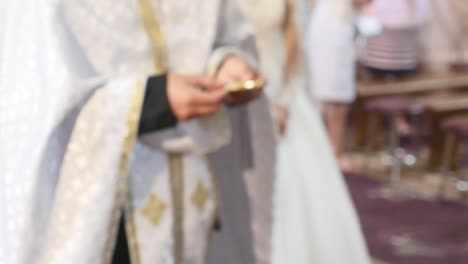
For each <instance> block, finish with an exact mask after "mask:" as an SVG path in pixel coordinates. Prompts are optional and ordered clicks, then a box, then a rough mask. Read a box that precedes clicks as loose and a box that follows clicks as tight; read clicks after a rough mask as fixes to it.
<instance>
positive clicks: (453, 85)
mask: <svg viewBox="0 0 468 264" xmlns="http://www.w3.org/2000/svg"><path fill="white" fill-rule="evenodd" d="M463 91H468V74H461V73H437V74H431V73H421V74H417V75H414V76H411V77H406V78H402V79H398V80H391V81H388V80H382V79H380V80H367V81H358V85H357V92H358V97H357V100H356V102H355V104H354V107H353V118H354V122H355V125H356V127H355V129H356V130H355V133H354V138H353V142H352V147H353V148H362V147H363V146H364V143H365V137H366V127H367V122H368V115H367V114H366V110H365V104H366V102H367V101H368V100H369V99H373V98H379V97H388V96H408V97H418V96H423V95H427V94H433V93H439V92H463ZM440 98H442V97H439V99H440ZM436 101H441V100H434V101H433V102H431V103H427V104H426V106H427V107H429V108H430V109H431V111H432V116H433V118H432V119H431V120H432V121H431V128H432V129H435V128H436V126H437V129H436V130H435V132H434V134H433V135H431V138H432V139H431V150H430V153H431V154H430V159H429V160H430V162H429V168H430V169H438V167H439V166H440V158H441V157H440V153H438V150H440V148H441V145H443V143H441V142H440V138H439V137H440V127H439V122H440V119H441V118H443V117H445V116H447V115H452V114H456V113H459V112H464V111H465V109H464V108H465V107H464V104H465V103H466V101H465V100H464V99H461V98H460V99H459V100H456V101H452V100H450V101H451V102H448V103H446V104H445V103H443V102H440V103H438V102H436ZM467 107H468V104H467Z"/></svg>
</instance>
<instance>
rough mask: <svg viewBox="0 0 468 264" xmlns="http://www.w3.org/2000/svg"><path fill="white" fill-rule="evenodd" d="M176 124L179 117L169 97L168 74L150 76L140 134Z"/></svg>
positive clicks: (147, 83)
mask: <svg viewBox="0 0 468 264" xmlns="http://www.w3.org/2000/svg"><path fill="white" fill-rule="evenodd" d="M176 125H177V119H176V117H175V116H174V114H173V113H172V110H171V106H170V104H169V100H168V98H167V75H166V74H165V75H160V76H153V77H150V78H148V81H147V82H146V91H145V98H144V101H143V109H142V112H141V118H140V124H139V129H138V134H139V135H142V134H145V133H151V132H155V131H158V130H162V129H166V128H170V127H174V126H176Z"/></svg>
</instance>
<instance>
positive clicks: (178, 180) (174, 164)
mask: <svg viewBox="0 0 468 264" xmlns="http://www.w3.org/2000/svg"><path fill="white" fill-rule="evenodd" d="M169 176H170V183H171V194H172V202H173V204H174V210H173V213H174V222H173V234H174V239H175V240H174V261H175V264H182V263H183V262H184V247H185V243H184V239H185V238H184V211H185V210H184V209H185V208H184V204H185V203H184V198H185V195H184V194H185V190H184V189H185V188H184V186H185V182H184V159H183V155H182V154H175V153H174V154H169Z"/></svg>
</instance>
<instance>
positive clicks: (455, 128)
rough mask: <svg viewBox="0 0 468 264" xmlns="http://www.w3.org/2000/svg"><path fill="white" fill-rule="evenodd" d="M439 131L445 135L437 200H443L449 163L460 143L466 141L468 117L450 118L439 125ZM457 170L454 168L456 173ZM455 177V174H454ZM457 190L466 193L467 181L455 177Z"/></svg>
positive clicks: (467, 138) (447, 179)
mask: <svg viewBox="0 0 468 264" xmlns="http://www.w3.org/2000/svg"><path fill="white" fill-rule="evenodd" d="M441 130H442V131H443V132H444V133H445V142H444V143H445V148H444V153H443V163H442V168H441V176H442V177H443V178H442V182H441V184H440V189H439V198H444V195H445V189H446V187H447V184H448V182H449V180H450V178H451V177H450V176H451V175H450V171H451V163H452V161H453V160H454V157H456V155H457V154H458V151H457V150H458V146H459V142H460V141H465V142H466V141H468V115H466V116H456V117H451V118H448V119H446V120H444V122H443V123H442V125H441ZM456 169H457V168H455V171H456ZM455 175H456V173H455ZM456 180H457V189H458V190H459V191H468V181H467V180H466V178H465V179H463V178H461V177H456Z"/></svg>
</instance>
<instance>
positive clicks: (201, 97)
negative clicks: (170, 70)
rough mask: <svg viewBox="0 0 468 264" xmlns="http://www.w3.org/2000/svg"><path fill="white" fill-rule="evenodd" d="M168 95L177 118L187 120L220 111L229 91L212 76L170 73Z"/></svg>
mask: <svg viewBox="0 0 468 264" xmlns="http://www.w3.org/2000/svg"><path fill="white" fill-rule="evenodd" d="M167 97H168V100H169V104H170V106H171V110H172V112H173V113H174V116H175V117H176V118H177V120H179V121H187V120H190V119H192V118H194V117H200V116H207V115H212V114H214V113H216V112H218V110H219V108H220V106H221V105H222V104H223V102H224V100H225V99H226V97H227V91H226V90H225V89H224V86H223V85H222V84H221V83H219V82H217V81H216V80H214V79H213V78H210V77H206V76H193V75H178V74H169V77H168V84H167Z"/></svg>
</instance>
